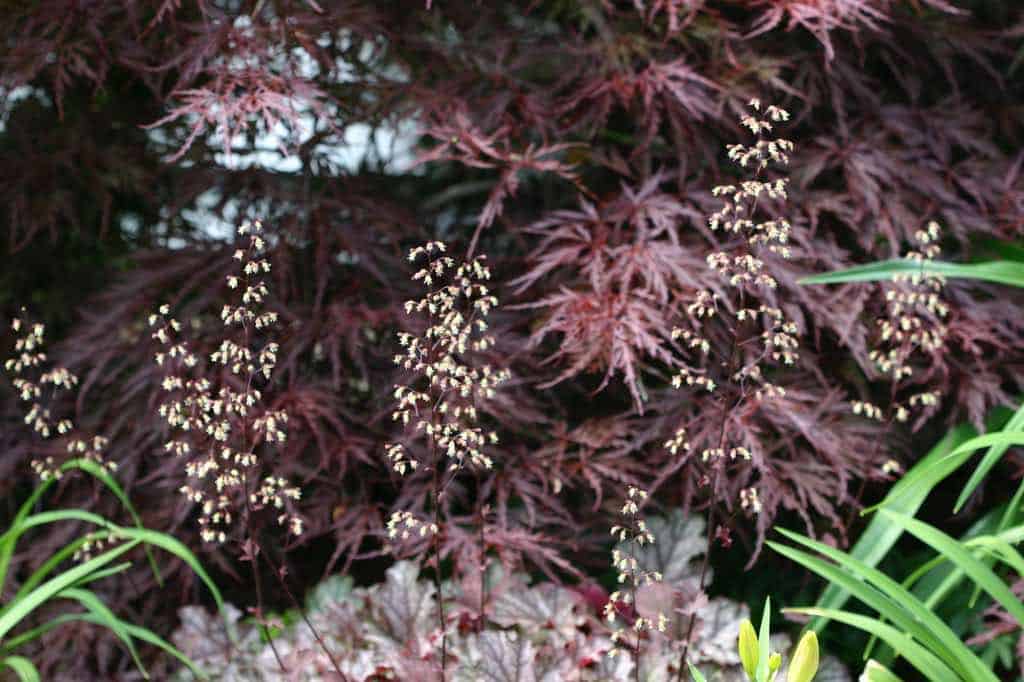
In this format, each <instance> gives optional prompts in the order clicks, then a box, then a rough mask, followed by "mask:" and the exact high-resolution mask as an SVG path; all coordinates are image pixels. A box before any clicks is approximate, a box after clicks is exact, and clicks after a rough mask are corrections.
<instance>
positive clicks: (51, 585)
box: [0, 540, 139, 640]
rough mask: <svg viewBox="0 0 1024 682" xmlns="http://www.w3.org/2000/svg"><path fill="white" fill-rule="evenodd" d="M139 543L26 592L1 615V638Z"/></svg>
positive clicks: (134, 543)
mask: <svg viewBox="0 0 1024 682" xmlns="http://www.w3.org/2000/svg"><path fill="white" fill-rule="evenodd" d="M138 544H139V541H138V540H132V541H130V542H126V543H124V544H123V545H120V546H118V547H115V548H113V549H110V550H107V551H106V552H104V553H103V554H100V555H99V556H97V557H93V558H92V559H89V560H88V561H86V562H83V563H81V564H79V565H78V566H75V567H74V568H71V569H68V570H67V571H65V572H63V573H61V574H60V575H58V576H55V577H53V578H51V579H50V580H48V581H46V582H45V583H43V584H42V585H40V586H39V587H37V588H35V589H34V590H32V591H31V592H29V593H28V594H26V595H25V596H24V597H23V598H22V599H19V600H18V601H17V602H16V603H15V604H13V605H12V606H11V608H10V609H8V610H7V611H6V612H4V614H3V615H0V640H2V639H3V638H4V637H5V636H6V635H7V633H8V632H10V631H11V629H12V628H13V627H14V626H16V625H17V624H18V623H20V622H21V621H22V620H24V618H25V617H26V616H27V615H28V614H29V613H31V612H32V611H34V610H35V609H36V608H38V607H39V606H40V605H42V604H44V603H45V602H47V601H48V600H50V599H52V598H53V597H54V596H55V595H57V594H58V593H59V592H62V591H63V590H65V589H67V588H68V587H71V586H72V585H74V584H75V583H76V582H78V581H79V580H81V579H82V578H84V577H85V576H87V575H89V574H90V573H92V572H93V571H95V570H97V569H100V568H103V567H104V566H106V565H107V564H109V563H112V562H113V561H114V559H116V558H117V557H119V556H121V555H122V554H125V553H126V552H128V551H129V550H131V549H133V548H134V547H135V546H136V545H138Z"/></svg>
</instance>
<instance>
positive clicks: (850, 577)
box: [770, 530, 997, 682]
mask: <svg viewBox="0 0 1024 682" xmlns="http://www.w3.org/2000/svg"><path fill="white" fill-rule="evenodd" d="M780 533H782V535H784V536H785V537H787V538H789V539H790V540H792V541H793V542H796V543H798V544H801V545H803V546H804V547H807V548H809V549H812V550H814V551H816V552H818V553H819V554H822V555H823V556H825V557H827V558H829V559H831V560H832V561H834V562H836V565H832V564H827V563H825V562H824V561H821V560H820V559H817V558H816V557H813V556H811V555H809V554H806V553H804V552H800V551H798V550H795V549H793V548H790V547H785V546H783V545H778V544H775V543H772V544H771V545H770V546H771V547H772V549H774V550H775V551H777V552H779V553H780V554H783V555H784V556H786V557H788V558H790V559H792V560H793V561H796V562H797V563H799V564H801V565H803V566H805V567H806V568H808V569H809V570H811V571H813V572H815V573H817V574H818V575H820V576H822V577H823V578H825V579H827V580H829V581H830V582H832V583H833V584H837V585H840V586H842V587H843V588H844V589H846V590H847V591H848V592H849V593H850V594H852V595H853V596H855V597H857V598H858V599H860V600H861V601H862V602H864V603H865V604H867V605H868V606H870V607H871V608H872V609H874V610H875V611H877V612H878V613H879V615H880V616H882V617H884V618H886V619H888V620H891V621H892V622H893V623H895V624H896V625H898V626H899V627H900V628H902V629H903V631H904V632H906V633H908V634H910V635H912V636H914V637H915V638H916V639H917V640H918V641H920V642H921V643H922V644H926V645H928V647H929V648H930V649H931V650H932V651H935V652H937V653H938V655H939V656H940V657H941V658H943V659H945V662H946V663H947V664H948V665H949V666H950V667H951V668H953V669H954V670H956V671H957V672H958V673H960V674H961V676H962V677H964V678H966V679H971V680H991V682H996V679H997V678H996V677H995V676H993V675H992V673H991V672H990V671H989V670H988V668H987V667H986V666H985V665H984V664H983V663H982V662H981V661H980V659H978V658H977V657H976V656H975V655H974V653H973V652H972V651H971V650H970V649H969V648H967V646H966V645H965V644H964V643H963V642H962V641H961V640H960V638H959V637H958V636H957V635H956V633H954V632H953V631H952V630H950V629H949V626H948V625H946V623H944V622H943V621H942V619H941V618H939V617H938V616H937V615H935V614H934V613H933V612H932V611H931V610H929V609H928V608H927V607H926V606H925V605H924V604H922V603H921V601H920V600H919V599H917V598H916V597H915V596H914V595H913V594H911V593H910V592H909V591H908V590H907V589H906V588H905V587H904V586H903V585H900V584H899V583H897V582H896V581H895V580H893V579H892V578H890V577H889V576H887V575H885V574H884V573H882V572H881V571H879V570H877V569H875V568H873V567H871V566H867V565H865V564H863V563H861V562H859V561H857V560H856V559H854V558H852V557H849V556H847V555H846V554H843V553H842V552H841V551H839V550H837V549H835V548H833V547H829V546H828V545H825V544H823V543H820V542H817V541H815V540H811V539H810V538H807V537H804V536H802V535H800V534H798V533H793V532H791V531H786V530H780Z"/></svg>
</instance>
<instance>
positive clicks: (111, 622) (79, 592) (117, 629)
mask: <svg viewBox="0 0 1024 682" xmlns="http://www.w3.org/2000/svg"><path fill="white" fill-rule="evenodd" d="M56 596H57V598H63V599H72V600H74V601H77V602H78V603H79V604H81V605H82V606H84V607H85V608H86V610H88V611H89V613H91V614H92V615H93V617H95V618H96V620H97V621H98V622H99V623H100V625H102V626H103V627H105V628H107V629H108V630H110V631H111V632H113V633H114V634H115V635H117V638H118V639H120V640H121V641H122V642H123V643H124V645H125V647H127V649H128V653H129V654H131V657H132V660H133V661H134V662H135V665H136V667H137V668H138V669H139V671H140V672H141V673H142V676H143V677H144V678H146V679H147V680H148V679H149V673H148V672H146V667H145V666H144V665H142V660H141V659H140V658H139V652H138V650H137V649H136V648H135V644H134V642H132V637H131V635H130V634H129V633H128V629H127V628H126V627H125V623H124V622H122V621H121V619H120V618H118V617H117V616H116V615H115V614H114V612H113V611H111V610H110V607H109V606H107V605H106V604H104V603H103V600H102V599H100V598H99V597H97V596H96V594H95V593H93V592H91V591H89V590H84V589H82V588H80V587H69V588H68V589H66V590H61V591H60V592H59V593H58V594H57V595H56Z"/></svg>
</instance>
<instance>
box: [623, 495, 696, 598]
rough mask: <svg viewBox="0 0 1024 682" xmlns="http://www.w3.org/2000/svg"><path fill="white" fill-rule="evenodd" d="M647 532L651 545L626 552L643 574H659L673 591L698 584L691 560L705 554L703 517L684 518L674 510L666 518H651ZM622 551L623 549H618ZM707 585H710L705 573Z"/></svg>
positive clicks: (684, 516) (691, 516)
mask: <svg viewBox="0 0 1024 682" xmlns="http://www.w3.org/2000/svg"><path fill="white" fill-rule="evenodd" d="M647 528H648V530H650V531H651V533H652V534H653V535H654V544H650V545H646V546H644V547H640V548H637V547H634V546H633V545H630V546H629V548H628V551H629V552H630V553H632V554H633V555H634V556H635V557H636V558H637V560H638V561H639V562H640V566H641V568H643V569H644V570H646V571H658V572H659V573H661V575H662V580H664V582H666V583H668V584H669V585H672V586H673V587H681V586H683V585H685V584H686V583H688V582H692V581H695V580H699V578H700V567H699V566H698V565H696V563H695V562H694V559H695V558H697V557H699V556H701V555H702V554H704V552H705V551H706V550H707V535H706V534H705V528H706V524H705V522H704V517H702V516H698V515H695V514H694V515H687V514H684V513H683V512H682V511H680V510H678V509H675V510H673V511H672V512H671V513H670V514H669V515H668V517H667V518H661V517H657V516H655V517H652V518H650V519H648V520H647ZM620 549H623V550H624V551H625V548H623V547H621V546H620ZM707 581H708V582H711V573H710V570H709V572H708V576H707Z"/></svg>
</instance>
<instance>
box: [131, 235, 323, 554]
mask: <svg viewBox="0 0 1024 682" xmlns="http://www.w3.org/2000/svg"><path fill="white" fill-rule="evenodd" d="M262 232H263V229H262V225H261V224H260V223H259V222H255V223H251V224H250V223H246V224H243V225H242V226H241V227H239V229H238V234H239V236H240V237H242V238H247V239H248V245H247V248H240V249H237V250H236V251H235V253H234V255H233V256H232V259H233V260H235V261H237V262H238V268H239V272H238V273H237V274H232V275H229V276H227V278H226V281H227V286H228V289H229V290H230V291H231V292H233V296H234V298H235V300H233V301H232V302H230V303H228V304H225V305H224V307H223V309H222V310H221V315H220V318H221V322H222V323H223V324H224V327H225V330H226V331H225V333H226V334H227V336H226V337H225V338H224V339H223V340H222V341H221V342H220V345H219V346H218V348H217V350H216V351H214V352H213V353H211V354H210V357H209V361H210V363H211V369H215V368H217V367H221V368H223V375H226V377H225V378H223V379H221V380H218V381H216V382H215V381H211V380H210V379H209V378H207V377H206V376H193V374H194V368H195V367H196V366H197V364H198V362H199V360H198V358H197V357H196V355H195V354H193V353H192V352H191V351H190V350H189V348H188V345H187V344H186V343H185V342H184V341H181V340H179V339H178V334H179V332H180V331H181V328H182V325H181V323H180V322H178V321H177V320H176V319H174V318H172V317H170V312H171V310H170V306H169V305H166V304H165V305H162V306H160V308H159V310H158V312H156V313H154V314H152V315H150V316H149V325H150V327H151V328H153V332H152V338H153V339H154V340H156V341H157V342H158V343H159V344H160V346H161V349H160V350H159V351H158V352H157V353H156V355H155V360H156V362H157V364H158V365H160V366H161V367H164V368H165V369H166V370H167V372H168V373H167V375H166V376H165V377H164V379H163V382H162V387H163V389H164V391H165V392H166V393H167V394H168V400H166V401H165V402H164V403H162V404H161V405H160V408H159V411H160V415H161V416H162V417H163V418H164V420H165V421H166V422H167V425H168V427H170V430H171V433H172V434H173V437H172V438H171V439H170V440H168V441H167V442H166V443H165V444H164V450H165V451H166V452H168V453H171V454H173V455H175V456H179V457H182V458H186V459H187V461H186V463H185V471H186V473H187V474H188V477H189V479H190V480H189V482H188V483H187V484H186V485H184V486H182V488H181V493H182V494H183V495H184V496H185V497H186V498H187V499H189V500H190V501H191V502H194V503H195V504H196V505H198V506H199V509H200V517H199V524H200V526H201V531H200V534H201V536H202V538H203V540H204V541H206V542H225V541H226V540H227V538H228V533H229V532H230V530H231V526H232V524H233V523H234V522H235V521H236V520H237V516H238V512H239V508H240V507H246V508H248V509H249V510H258V509H263V508H269V509H272V510H274V511H275V513H276V518H277V522H278V523H279V524H280V525H282V526H285V527H287V528H288V531H289V532H290V533H292V534H293V535H300V534H301V533H302V530H303V522H302V518H301V517H300V516H298V515H297V514H295V513H294V512H293V511H292V510H291V509H292V503H293V502H294V501H296V500H298V499H299V497H300V491H299V489H298V488H296V487H294V486H291V485H289V484H288V482H287V481H285V480H284V479H283V478H280V477H275V476H266V477H264V478H263V479H262V480H260V476H261V472H262V468H263V467H262V466H261V465H262V464H263V462H262V459H261V457H260V456H259V455H258V454H257V450H258V449H260V447H261V445H262V446H267V445H270V444H275V443H283V442H284V441H285V439H286V438H287V433H286V431H285V427H286V426H287V423H288V414H287V413H286V412H284V411H280V410H266V409H263V408H262V407H261V401H262V398H263V394H262V393H261V391H260V390H259V389H258V388H256V386H255V385H254V384H255V382H256V381H257V379H260V378H262V380H264V381H266V380H269V379H270V376H271V374H272V372H273V369H274V366H275V364H276V362H277V353H278V350H279V346H278V344H277V343H276V342H274V341H272V340H265V339H264V338H263V337H265V336H266V335H267V334H268V332H269V330H270V328H272V327H273V325H274V324H275V323H276V322H277V313H275V312H273V311H267V310H264V309H263V307H262V306H263V303H264V302H265V299H266V297H267V295H268V293H269V287H268V285H267V282H266V280H265V279H264V276H265V275H267V274H268V273H269V272H270V262H269V261H268V260H267V259H266V258H265V257H264V252H265V249H266V239H265V238H264V237H263V234H262Z"/></svg>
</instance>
